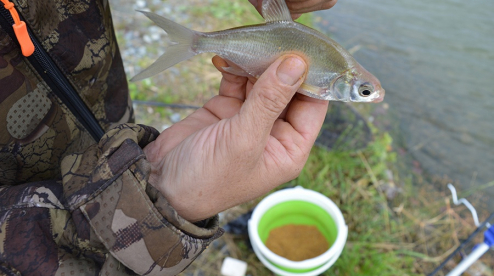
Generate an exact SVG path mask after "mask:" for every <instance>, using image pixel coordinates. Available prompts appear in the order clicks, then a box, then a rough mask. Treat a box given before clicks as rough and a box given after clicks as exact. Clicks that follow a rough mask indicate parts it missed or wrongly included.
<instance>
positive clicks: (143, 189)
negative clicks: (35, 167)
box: [0, 124, 223, 276]
mask: <svg viewBox="0 0 494 276" xmlns="http://www.w3.org/2000/svg"><path fill="white" fill-rule="evenodd" d="M158 134H159V133H158V132H157V131H156V130H155V129H153V128H150V127H145V126H140V125H132V124H123V125H120V126H118V127H116V128H114V129H112V130H110V131H109V132H108V133H107V134H105V136H104V137H103V139H102V140H101V141H100V142H99V143H98V144H95V145H93V146H91V147H90V148H89V149H87V150H86V151H85V152H83V153H80V154H72V155H69V156H67V157H65V158H64V159H63V161H62V177H63V178H62V181H61V183H60V181H42V182H36V183H29V184H24V185H17V186H10V187H8V186H4V187H0V207H1V209H0V239H1V240H0V275H21V274H22V275H46V276H51V275H135V274H139V275H176V274H178V273H180V272H181V271H182V270H184V269H185V268H186V267H187V266H188V265H189V264H190V263H191V262H192V261H193V260H194V259H195V258H196V257H197V256H198V255H199V254H200V253H201V252H203V251H204V249H206V247H207V246H208V245H209V244H210V243H211V242H212V241H213V240H214V239H216V238H218V237H219V236H220V235H221V234H222V232H223V230H222V229H220V228H219V227H218V217H217V216H215V217H213V218H211V219H209V220H208V221H207V222H206V223H204V225H202V226H204V227H198V226H197V225H195V224H192V223H190V222H188V221H186V220H184V219H182V218H181V217H180V216H179V215H178V214H177V213H176V211H175V210H174V209H173V208H172V207H171V206H170V205H169V204H168V202H167V201H166V199H165V198H164V197H163V196H162V195H161V194H160V193H159V192H157V190H156V189H154V188H153V187H152V186H151V185H148V184H147V177H148V175H149V172H150V167H149V163H148V162H147V161H146V159H145V156H144V152H143V151H142V148H143V147H144V146H146V145H147V144H148V143H149V142H151V141H153V140H154V139H155V138H156V137H157V135H158ZM61 184H62V185H61ZM122 264H123V265H122ZM17 272H20V273H21V274H17ZM74 273H75V274H74Z"/></svg>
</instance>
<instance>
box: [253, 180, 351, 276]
mask: <svg viewBox="0 0 494 276" xmlns="http://www.w3.org/2000/svg"><path fill="white" fill-rule="evenodd" d="M288 224H298V225H308V226H316V227H317V229H318V230H319V231H320V232H321V234H322V235H323V236H324V237H325V238H326V240H327V241H328V244H330V247H329V249H328V250H327V251H326V252H324V253H323V254H321V255H319V256H317V257H314V258H311V259H306V260H303V261H292V260H289V259H286V258H284V257H281V256H279V255H277V254H275V253H273V252H272V251H271V250H269V248H267V247H266V245H265V242H266V240H267V238H268V235H269V232H270V231H271V230H272V229H274V228H277V227H281V226H284V225H288ZM248 228H249V237H250V241H251V243H252V248H253V249H254V252H255V254H256V255H257V257H258V258H259V260H260V261H261V262H262V263H263V264H264V265H265V266H266V267H267V268H268V269H269V270H271V271H272V272H274V273H276V274H277V275H281V276H311V275H314V276H315V275H319V274H321V273H323V272H324V271H326V270H327V269H329V268H330V267H331V266H332V265H333V264H334V263H335V262H336V260H337V259H338V257H339V256H340V254H341V252H342V251H343V247H344V246H345V243H346V239H347V236H348V227H347V225H346V224H345V220H344V218H343V215H342V214H341V211H340V209H339V208H338V207H337V206H336V204H334V202H333V201H331V199H329V198H327V197H326V196H324V195H322V194H321V193H318V192H315V191H313V190H309V189H304V188H302V187H300V186H298V187H295V188H290V189H284V190H280V191H277V192H274V193H272V194H271V195H269V196H267V197H266V198H264V199H263V200H262V201H261V202H260V203H259V204H258V205H257V206H256V208H255V209H254V212H253V213H252V217H251V219H250V220H249V223H248Z"/></svg>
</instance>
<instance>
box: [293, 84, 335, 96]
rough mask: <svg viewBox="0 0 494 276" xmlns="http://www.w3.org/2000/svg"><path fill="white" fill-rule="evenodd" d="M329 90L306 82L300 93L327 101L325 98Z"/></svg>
mask: <svg viewBox="0 0 494 276" xmlns="http://www.w3.org/2000/svg"><path fill="white" fill-rule="evenodd" d="M327 90H328V88H327V87H319V86H315V85H310V84H307V83H305V82H304V83H302V85H301V86H300V89H299V92H300V93H302V94H304V95H307V96H309V97H313V98H316V99H322V100H325V99H326V98H325V97H324V95H325V94H326V91H327Z"/></svg>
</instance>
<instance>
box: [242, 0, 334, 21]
mask: <svg viewBox="0 0 494 276" xmlns="http://www.w3.org/2000/svg"><path fill="white" fill-rule="evenodd" d="M262 1H263V0H249V2H250V3H251V4H252V5H253V6H254V7H255V8H256V9H257V11H258V12H259V13H260V14H262V13H261V10H262ZM285 1H286V5H287V6H288V9H289V10H290V13H291V14H292V18H293V19H297V18H299V17H300V16H301V15H302V14H304V13H307V12H313V11H319V10H327V9H330V8H332V7H333V6H334V5H335V4H336V1H338V0H285Z"/></svg>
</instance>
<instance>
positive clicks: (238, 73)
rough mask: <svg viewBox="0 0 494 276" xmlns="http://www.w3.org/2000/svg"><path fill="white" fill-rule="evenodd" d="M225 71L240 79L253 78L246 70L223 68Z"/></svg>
mask: <svg viewBox="0 0 494 276" xmlns="http://www.w3.org/2000/svg"><path fill="white" fill-rule="evenodd" d="M221 69H223V71H225V72H227V73H230V74H232V75H235V76H240V77H252V75H251V74H249V73H247V72H245V71H244V70H242V69H240V68H235V67H221Z"/></svg>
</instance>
